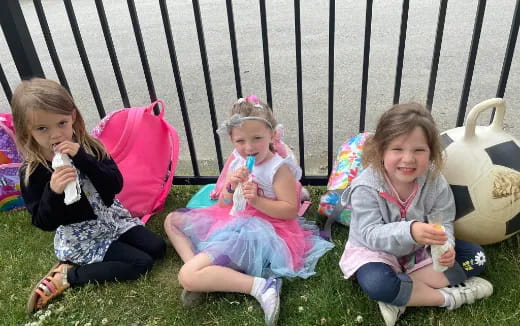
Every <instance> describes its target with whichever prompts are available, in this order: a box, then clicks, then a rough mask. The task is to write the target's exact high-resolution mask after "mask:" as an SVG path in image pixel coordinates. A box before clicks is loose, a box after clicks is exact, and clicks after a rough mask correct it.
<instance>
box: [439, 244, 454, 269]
mask: <svg viewBox="0 0 520 326" xmlns="http://www.w3.org/2000/svg"><path fill="white" fill-rule="evenodd" d="M454 263H455V249H453V247H450V249H448V250H446V252H445V253H443V254H442V255H441V256H440V257H439V264H441V265H442V266H448V267H453V264H454Z"/></svg>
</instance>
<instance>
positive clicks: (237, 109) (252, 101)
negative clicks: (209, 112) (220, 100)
mask: <svg viewBox="0 0 520 326" xmlns="http://www.w3.org/2000/svg"><path fill="white" fill-rule="evenodd" d="M234 114H238V115H240V116H242V117H259V118H264V119H265V120H267V121H269V123H270V124H271V127H272V129H273V131H274V128H275V127H276V125H277V124H278V123H277V122H276V119H275V118H274V115H273V110H272V109H271V108H270V107H269V105H267V104H265V103H263V102H261V101H259V100H258V99H257V98H256V96H254V95H250V96H248V97H246V98H245V100H243V101H241V100H239V101H238V102H236V103H235V104H233V107H232V108H231V114H230V115H231V116H233V115H234ZM269 150H270V151H271V152H273V153H275V152H276V149H275V147H274V144H272V143H271V144H269Z"/></svg>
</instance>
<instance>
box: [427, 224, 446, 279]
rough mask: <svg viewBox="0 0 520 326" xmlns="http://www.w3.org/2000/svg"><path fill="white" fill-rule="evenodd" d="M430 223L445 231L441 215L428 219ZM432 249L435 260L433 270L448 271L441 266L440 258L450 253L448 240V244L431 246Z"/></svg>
mask: <svg viewBox="0 0 520 326" xmlns="http://www.w3.org/2000/svg"><path fill="white" fill-rule="evenodd" d="M428 221H429V222H430V224H433V227H434V228H436V229H438V230H441V231H444V226H442V216H440V215H434V216H430V217H429V218H428ZM431 249H432V260H433V269H434V270H436V271H437V272H444V271H445V270H446V269H448V266H443V265H441V264H439V258H440V257H441V256H442V254H443V253H445V252H446V251H448V249H450V243H449V242H448V241H447V240H446V242H445V243H444V244H442V245H431Z"/></svg>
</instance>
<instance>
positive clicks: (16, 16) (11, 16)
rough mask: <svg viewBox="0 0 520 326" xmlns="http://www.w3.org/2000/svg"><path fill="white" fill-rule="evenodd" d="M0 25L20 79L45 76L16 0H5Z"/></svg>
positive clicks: (0, 13)
mask: <svg viewBox="0 0 520 326" xmlns="http://www.w3.org/2000/svg"><path fill="white" fill-rule="evenodd" d="M0 25H2V30H3V31H4V36H5V40H6V41H7V45H8V46H9V50H10V51H11V55H12V58H13V61H14V64H15V65H16V69H17V70H18V74H19V75H20V78H21V79H27V78H31V77H45V74H44V73H43V68H42V65H41V63H40V59H39V58H38V55H37V54H36V49H35V48H34V43H33V41H32V38H31V34H30V33H29V29H28V28H27V23H26V22H25V17H24V16H23V12H22V8H21V7H20V2H19V1H18V0H5V1H3V2H2V10H0Z"/></svg>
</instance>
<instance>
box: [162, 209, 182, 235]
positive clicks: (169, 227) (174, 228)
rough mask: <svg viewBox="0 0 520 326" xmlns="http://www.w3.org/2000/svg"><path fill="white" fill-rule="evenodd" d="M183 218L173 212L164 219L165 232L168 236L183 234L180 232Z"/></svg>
mask: <svg viewBox="0 0 520 326" xmlns="http://www.w3.org/2000/svg"><path fill="white" fill-rule="evenodd" d="M180 221H181V216H180V215H179V213H177V212H172V213H170V214H168V215H167V216H166V218H165V219H164V230H165V231H166V233H167V234H183V233H182V232H181V231H180V230H179V223H180Z"/></svg>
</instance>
